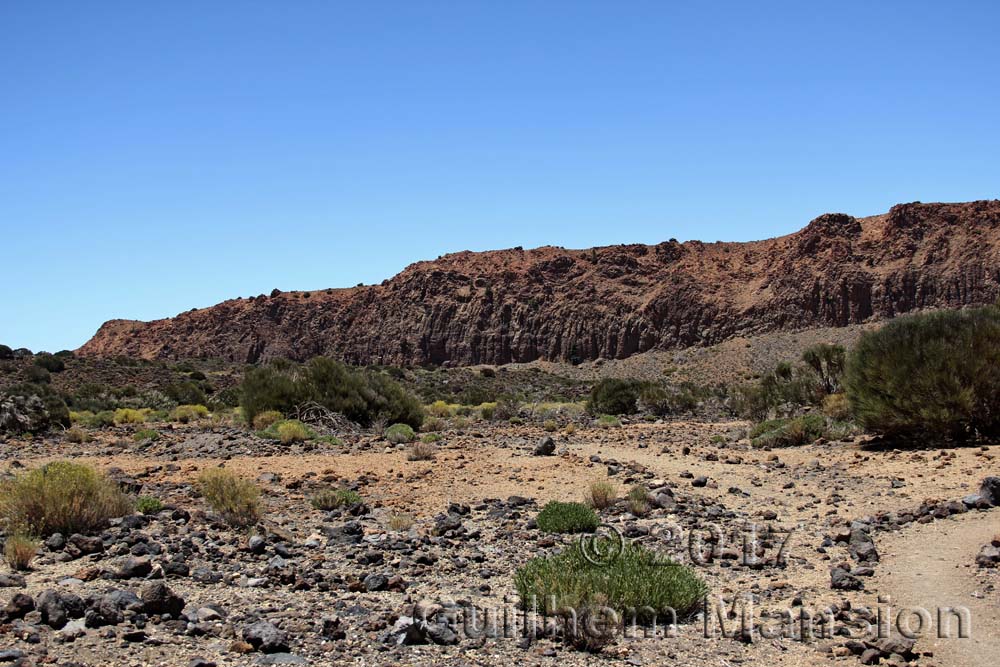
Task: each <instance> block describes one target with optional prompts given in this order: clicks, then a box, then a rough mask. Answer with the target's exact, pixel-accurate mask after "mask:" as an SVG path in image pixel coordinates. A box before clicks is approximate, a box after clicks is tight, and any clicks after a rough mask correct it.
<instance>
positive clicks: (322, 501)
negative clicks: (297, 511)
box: [309, 489, 361, 512]
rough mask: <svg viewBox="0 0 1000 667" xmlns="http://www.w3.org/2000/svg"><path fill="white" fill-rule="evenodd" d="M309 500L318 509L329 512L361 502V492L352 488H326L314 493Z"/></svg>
mask: <svg viewBox="0 0 1000 667" xmlns="http://www.w3.org/2000/svg"><path fill="white" fill-rule="evenodd" d="M309 502H310V503H311V504H312V506H313V507H315V508H316V509H318V510H322V511H324V512H329V511H331V510H335V509H340V508H341V507H350V506H351V505H356V504H358V503H360V502H361V494H359V493H358V492H357V491H352V490H351V489H326V490H323V491H320V492H319V493H317V494H316V495H314V496H313V497H312V498H311V499H310V500H309Z"/></svg>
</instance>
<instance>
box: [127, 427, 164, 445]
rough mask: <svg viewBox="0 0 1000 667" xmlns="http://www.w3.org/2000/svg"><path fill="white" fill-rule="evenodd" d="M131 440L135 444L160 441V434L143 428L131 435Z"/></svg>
mask: <svg viewBox="0 0 1000 667" xmlns="http://www.w3.org/2000/svg"><path fill="white" fill-rule="evenodd" d="M132 439H133V440H135V441H136V442H153V441H154V440H159V439H160V433H159V431H154V430H153V429H151V428H144V429H140V430H138V431H136V432H135V433H133V434H132Z"/></svg>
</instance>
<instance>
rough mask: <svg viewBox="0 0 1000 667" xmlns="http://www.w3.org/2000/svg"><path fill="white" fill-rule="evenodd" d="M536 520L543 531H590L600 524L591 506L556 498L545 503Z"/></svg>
mask: <svg viewBox="0 0 1000 667" xmlns="http://www.w3.org/2000/svg"><path fill="white" fill-rule="evenodd" d="M536 522H537V524H538V529H539V530H541V531H542V532H543V533H592V532H594V531H595V530H597V526H598V525H600V520H599V519H598V518H597V513H596V512H594V510H593V509H592V508H590V507H587V506H586V505H584V504H583V503H564V502H559V501H556V500H553V501H551V502H548V503H546V505H545V507H543V508H542V511H541V512H539V513H538V518H537V519H536Z"/></svg>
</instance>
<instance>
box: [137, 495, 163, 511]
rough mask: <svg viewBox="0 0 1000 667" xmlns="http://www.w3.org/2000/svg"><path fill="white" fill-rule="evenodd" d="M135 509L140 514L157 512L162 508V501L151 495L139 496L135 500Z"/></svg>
mask: <svg viewBox="0 0 1000 667" xmlns="http://www.w3.org/2000/svg"><path fill="white" fill-rule="evenodd" d="M135 509H136V511H137V512H139V513H140V514H157V513H159V512H160V511H162V510H163V503H162V502H160V499H159V498H154V497H153V496H139V497H138V498H137V499H136V501H135Z"/></svg>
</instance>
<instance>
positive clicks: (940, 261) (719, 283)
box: [79, 200, 1000, 364]
mask: <svg viewBox="0 0 1000 667" xmlns="http://www.w3.org/2000/svg"><path fill="white" fill-rule="evenodd" d="M998 255H1000V201H997V200H993V201H977V202H969V203H961V204H921V203H912V204H901V205H898V206H894V207H893V208H892V209H891V210H890V211H889V212H888V213H886V214H884V215H878V216H873V217H869V218H854V217H852V216H849V215H845V214H839V213H838V214H826V215H822V216H820V217H818V218H816V219H815V220H813V221H812V222H810V223H809V224H808V225H807V226H806V227H805V228H804V229H802V230H800V231H798V232H796V233H794V234H789V235H788V236H783V237H779V238H774V239H768V240H765V241H755V242H751V243H711V244H709V243H702V242H699V241H690V242H687V243H678V242H676V241H673V240H671V241H666V242H664V243H660V244H657V245H653V246H647V245H621V246H609V247H604V248H593V249H590V250H566V249H564V248H555V247H544V248H538V249H535V250H522V249H520V248H515V249H513V250H499V251H492V252H482V253H473V252H460V253H455V254H452V255H446V256H444V257H441V258H439V259H437V260H435V261H429V262H418V263H416V264H413V265H411V266H409V267H407V268H406V269H405V270H404V271H403V272H401V273H400V274H399V275H397V276H395V277H394V278H392V279H391V280H387V281H385V282H383V283H382V284H381V285H373V286H364V287H357V288H351V289H336V290H325V291H318V292H288V293H279V292H277V291H275V292H274V293H272V294H271V295H270V296H263V295H262V296H259V297H255V298H250V299H234V300H230V301H226V302H223V303H220V304H218V305H216V306H213V307H211V308H205V309H201V310H192V311H189V312H186V313H183V314H181V315H178V316H177V317H174V318H169V319H164V320H158V321H154V322H136V321H127V320H112V321H110V322H107V323H105V324H104V325H103V326H102V327H101V328H100V330H99V331H98V332H97V334H96V335H95V336H94V337H93V338H92V339H91V340H90V341H88V342H87V343H86V344H85V345H84V346H83V347H82V348H81V349H80V350H79V352H80V353H81V354H83V355H92V356H112V355H128V356H136V357H144V358H189V357H218V358H224V359H228V360H232V361H247V362H256V361H260V360H264V359H268V358H274V357H289V358H293V359H306V358H309V357H312V356H314V355H318V354H327V355H332V356H336V357H339V358H342V359H345V360H347V361H350V362H353V363H364V364H369V363H381V364H423V363H436V364H439V363H445V362H450V363H452V364H478V363H489V364H501V363H509V362H527V361H533V360H536V359H545V360H567V361H575V360H585V359H595V358H599V357H605V358H624V357H627V356H629V355H632V354H635V353H637V352H645V351H648V350H655V349H672V348H678V347H687V346H692V345H707V344H713V343H717V342H720V341H722V340H725V339H728V338H731V337H733V336H737V335H748V334H755V333H762V332H767V331H775V330H785V329H794V328H806V327H815V326H846V325H849V324H857V323H861V322H864V321H868V320H872V319H881V318H888V317H893V316H895V315H897V314H900V313H904V312H907V311H910V310H914V309H919V308H937V307H956V306H962V305H967V304H982V303H989V302H992V301H994V300H995V299H996V298H997V296H998V295H1000V262H998V259H1000V257H998Z"/></svg>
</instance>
